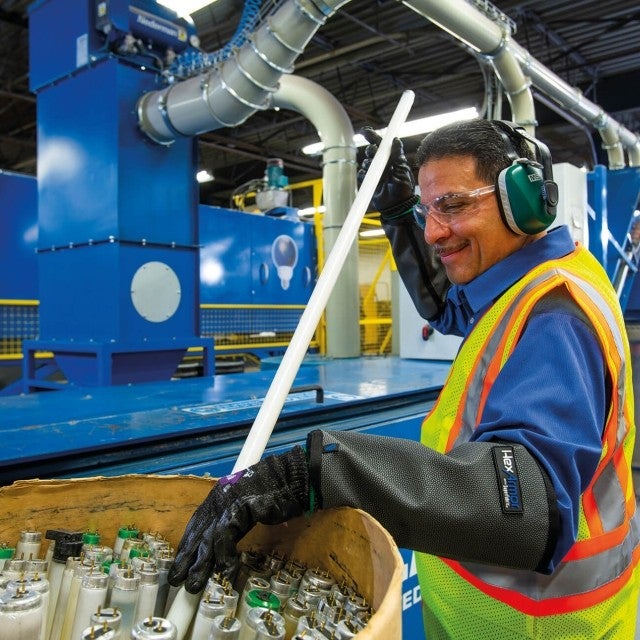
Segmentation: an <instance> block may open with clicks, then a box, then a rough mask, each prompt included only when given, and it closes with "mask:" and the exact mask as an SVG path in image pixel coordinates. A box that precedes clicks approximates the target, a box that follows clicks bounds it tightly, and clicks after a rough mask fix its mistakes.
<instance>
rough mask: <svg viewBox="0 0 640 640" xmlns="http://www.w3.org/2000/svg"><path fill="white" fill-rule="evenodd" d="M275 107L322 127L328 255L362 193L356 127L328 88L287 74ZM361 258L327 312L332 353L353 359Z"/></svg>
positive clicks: (351, 261) (345, 273)
mask: <svg viewBox="0 0 640 640" xmlns="http://www.w3.org/2000/svg"><path fill="white" fill-rule="evenodd" d="M271 99H272V102H273V106H274V107H282V108H283V109H290V110H292V111H295V112H297V113H300V114H302V115H303V116H305V117H306V118H307V119H308V120H309V121H310V122H311V123H312V124H313V125H314V126H315V128H316V129H317V131H318V135H319V136H320V140H321V141H322V144H323V146H324V150H323V152H322V183H323V200H324V205H325V214H324V222H323V225H322V228H323V239H324V246H325V250H326V252H329V251H331V249H332V248H333V246H334V244H335V242H336V239H337V237H338V233H339V231H340V229H341V228H342V225H343V223H344V221H345V219H346V217H347V214H348V213H349V209H350V208H351V204H352V203H353V200H354V198H355V195H356V187H357V185H356V172H357V161H356V147H355V145H354V143H353V125H352V124H351V120H350V119H349V116H348V115H347V112H346V111H345V109H344V107H343V106H342V105H341V104H340V103H339V102H338V100H337V99H336V97H335V96H333V95H332V94H331V93H329V91H327V90H326V89H325V88H323V87H321V86H320V85H318V84H317V83H315V82H313V81H312V80H309V79H307V78H302V77H300V76H296V75H285V76H282V78H281V79H280V86H279V88H278V90H277V91H276V92H275V93H274V94H273V95H272V96H271ZM357 295H358V254H357V251H356V250H355V248H354V250H353V251H351V253H350V254H349V256H348V257H347V259H346V260H345V263H344V265H343V270H342V274H341V277H340V279H339V280H338V282H336V285H335V287H334V289H333V292H332V294H331V297H330V298H329V301H328V303H327V308H326V311H325V319H326V328H327V355H329V356H330V357H335V358H351V357H357V356H359V355H360V326H359V323H358V321H359V310H358V305H353V304H351V301H352V300H354V299H355V298H357Z"/></svg>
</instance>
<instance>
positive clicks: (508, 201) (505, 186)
mask: <svg viewBox="0 0 640 640" xmlns="http://www.w3.org/2000/svg"><path fill="white" fill-rule="evenodd" d="M493 124H494V125H495V126H496V128H497V129H498V131H499V132H500V134H501V135H502V138H503V139H504V141H505V148H506V150H507V154H508V155H509V157H510V158H511V160H512V164H511V166H509V167H507V168H506V169H503V170H502V171H501V172H500V173H499V174H498V176H497V179H496V188H497V192H498V195H499V197H498V205H499V208H500V213H501V214H502V218H503V220H504V223H505V224H506V225H507V227H508V228H509V229H511V231H513V232H514V233H516V234H518V235H528V234H536V233H540V232H541V231H544V230H545V229H546V228H547V227H549V225H551V224H552V223H553V221H554V220H555V218H556V210H557V204H558V185H557V184H556V183H555V182H554V180H553V165H552V162H551V154H550V153H549V148H548V147H547V146H546V145H545V144H543V143H542V142H540V140H537V139H536V138H533V137H532V136H530V135H529V134H528V133H526V131H524V129H522V127H519V126H517V125H515V124H514V123H511V122H506V121H504V120H494V121H493ZM510 136H516V137H519V138H521V139H523V140H526V141H527V142H530V143H531V144H532V145H533V147H534V148H535V153H536V160H537V161H533V160H530V159H529V158H520V157H518V154H517V153H516V151H515V148H514V146H513V143H512V141H511V138H510Z"/></svg>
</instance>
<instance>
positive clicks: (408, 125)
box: [302, 107, 478, 156]
mask: <svg viewBox="0 0 640 640" xmlns="http://www.w3.org/2000/svg"><path fill="white" fill-rule="evenodd" d="M477 117H478V111H477V109H476V108H475V107H467V108H465V109H458V110H457V111H449V112H448V113H440V114H438V115H435V116H427V117H426V118H418V119H417V120H408V121H407V122H405V123H403V124H402V125H401V127H400V129H399V131H398V138H410V137H411V136H417V135H420V134H424V133H428V132H429V131H433V130H434V129H438V128H439V127H442V126H444V125H445V124H451V123H452V122H458V121H459V120H472V119H473V118H477ZM386 130H387V129H386V127H385V128H384V129H377V130H376V133H378V134H379V135H381V136H383V135H384V133H385V131H386ZM353 143H354V144H355V145H356V147H364V145H366V144H368V143H367V141H366V139H365V138H364V136H362V135H361V134H359V133H356V135H354V136H353ZM323 149H324V145H323V144H322V142H314V143H313V144H309V145H307V146H306V147H303V149H302V153H304V154H306V155H308V156H314V155H318V154H319V153H322V151H323Z"/></svg>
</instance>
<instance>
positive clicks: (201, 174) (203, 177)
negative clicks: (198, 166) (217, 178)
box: [196, 169, 214, 183]
mask: <svg viewBox="0 0 640 640" xmlns="http://www.w3.org/2000/svg"><path fill="white" fill-rule="evenodd" d="M213 179H214V177H213V176H212V175H211V174H210V173H209V172H208V171H206V170H204V169H203V170H202V171H198V173H196V180H197V181H198V182H200V183H202V182H211V181H212V180H213Z"/></svg>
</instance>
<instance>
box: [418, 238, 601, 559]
mask: <svg viewBox="0 0 640 640" xmlns="http://www.w3.org/2000/svg"><path fill="white" fill-rule="evenodd" d="M573 248H574V244H573V240H572V238H571V236H570V234H569V231H568V229H567V228H566V227H559V228H557V229H554V230H552V231H550V232H549V233H547V235H546V236H544V237H542V238H540V239H539V240H537V241H536V242H533V243H531V244H529V245H527V246H525V247H524V248H523V249H521V250H520V251H517V252H516V253H514V254H512V255H511V256H509V257H507V258H506V259H505V260H502V261H501V262H499V263H498V264H496V265H494V266H493V267H491V268H490V269H488V270H487V271H485V272H484V273H482V274H481V275H480V276H478V277H477V278H475V279H474V280H473V281H471V282H470V283H468V284H465V285H453V286H451V287H450V288H449V290H448V292H447V296H446V300H445V306H444V309H443V312H442V313H441V315H440V316H439V317H438V318H437V319H431V320H430V323H431V324H432V325H433V326H434V328H436V329H437V330H439V331H441V332H442V333H453V334H456V335H460V336H466V335H467V334H468V333H469V331H470V330H471V328H472V327H473V324H474V323H475V322H477V320H478V319H479V318H480V317H481V316H482V314H483V313H484V312H485V311H486V310H487V308H488V307H489V306H491V304H492V303H493V301H494V300H495V299H496V298H497V297H498V296H499V295H500V294H501V293H502V292H504V291H505V290H506V289H507V288H508V287H509V286H511V285H512V284H513V283H515V282H516V281H517V280H519V279H520V278H521V277H522V276H524V275H525V274H526V273H527V272H529V271H530V270H531V269H532V268H534V267H535V266H537V265H538V264H540V263H541V262H543V261H546V260H549V259H553V258H560V257H562V256H564V255H567V254H568V253H570V252H571V251H572V250H573ZM606 402H607V386H606V373H605V367H604V361H603V355H602V352H601V349H600V347H599V344H598V342H597V340H596V337H595V335H594V334H593V331H592V329H591V328H590V327H589V326H588V324H586V323H585V321H583V320H582V319H580V318H578V317H576V315H575V314H570V313H568V312H567V311H565V310H562V309H553V310H547V311H543V312H542V313H537V314H535V315H533V316H532V317H531V318H530V319H529V322H528V324H527V326H526V328H525V330H524V331H523V333H522V335H521V337H520V340H519V341H518V344H517V346H516V347H515V349H514V351H513V353H512V355H511V357H510V358H509V359H508V361H507V363H506V364H505V366H504V368H503V369H502V371H501V372H500V374H499V376H498V378H497V379H496V381H495V383H494V385H493V387H492V389H491V391H490V393H489V396H488V398H487V402H486V405H485V409H484V412H483V415H482V421H481V422H480V424H479V425H478V427H477V429H476V431H475V432H474V435H473V438H472V439H473V440H478V441H489V440H503V441H509V442H516V443H520V444H522V445H523V446H525V447H526V448H527V450H528V451H529V452H530V453H531V454H532V455H533V456H535V457H536V458H537V460H538V462H539V463H540V464H541V465H542V466H543V467H544V468H545V470H546V471H547V473H548V474H549V476H550V478H551V481H552V483H553V486H554V489H555V492H556V496H557V503H558V509H559V513H560V533H559V539H558V544H557V546H556V550H555V553H554V555H553V558H552V560H551V563H550V565H549V570H553V568H554V567H555V566H556V565H557V564H558V562H560V560H561V559H562V558H563V556H564V555H565V554H566V552H567V551H568V549H569V548H570V547H571V545H572V544H573V542H574V540H575V537H576V533H577V528H578V510H579V504H580V496H581V494H582V492H583V491H584V489H585V488H586V487H587V485H588V484H589V482H590V481H591V479H592V477H593V473H594V471H595V469H596V467H597V465H598V461H599V459H600V454H601V450H602V446H601V436H602V431H603V429H604V423H605V415H606Z"/></svg>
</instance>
